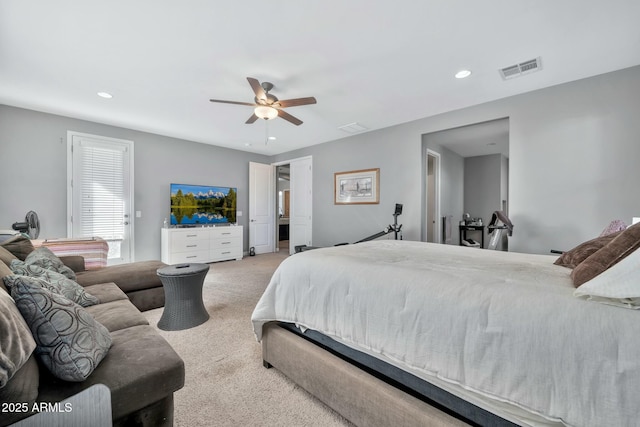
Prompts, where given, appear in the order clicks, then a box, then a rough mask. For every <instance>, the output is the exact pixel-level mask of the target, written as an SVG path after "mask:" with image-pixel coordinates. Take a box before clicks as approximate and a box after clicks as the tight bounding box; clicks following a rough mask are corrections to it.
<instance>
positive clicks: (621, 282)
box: [573, 249, 640, 310]
mask: <svg viewBox="0 0 640 427" xmlns="http://www.w3.org/2000/svg"><path fill="white" fill-rule="evenodd" d="M573 295H574V296H577V297H586V298H587V299H590V300H593V301H597V302H601V303H604V304H611V305H616V306H620V307H625V308H633V309H636V310H640V249H636V250H635V251H633V252H632V253H630V254H629V255H628V256H626V257H625V258H624V259H622V260H621V261H620V262H618V263H617V264H615V265H613V266H612V267H611V268H608V269H607V270H605V271H603V272H602V273H600V274H599V275H597V276H596V277H594V278H593V279H591V280H589V281H588V282H585V283H584V284H582V285H581V286H580V287H579V288H577V289H576V290H575V291H574V293H573Z"/></svg>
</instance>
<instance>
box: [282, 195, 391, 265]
mask: <svg viewBox="0 0 640 427" xmlns="http://www.w3.org/2000/svg"><path fill="white" fill-rule="evenodd" d="M400 215H402V204H401V203H396V207H395V210H394V212H393V224H389V225H387V226H386V227H385V228H384V230H382V231H380V232H378V233H375V234H372V235H371V236H367V237H365V238H364V239H362V240H358V241H357V242H355V243H354V245H355V244H358V243H362V242H368V241H369V240H375V239H377V238H379V237H382V236H385V235H387V234H389V233H391V232H393V233H394V237H395V240H398V236H399V237H400V239H399V240H402V224H398V216H400ZM348 244H349V243H346V242H345V243H337V244H335V245H333V246H343V245H348ZM294 249H295V253H298V252H304V251H309V250H311V249H318V246H307V245H297V246H295V248H294Z"/></svg>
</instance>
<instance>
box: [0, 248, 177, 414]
mask: <svg viewBox="0 0 640 427" xmlns="http://www.w3.org/2000/svg"><path fill="white" fill-rule="evenodd" d="M40 250H41V249H40V248H39V249H38V251H40ZM32 252H34V249H33V247H32V246H30V244H29V243H28V239H24V238H20V237H17V238H12V239H10V241H9V242H7V241H4V242H0V260H1V261H0V410H1V411H2V413H1V414H0V426H5V425H9V424H11V423H13V422H16V421H18V420H20V419H22V418H26V417H29V416H31V415H32V414H33V411H32V409H33V407H34V403H36V404H37V405H38V404H39V403H40V402H44V403H54V402H60V401H61V400H64V399H66V398H68V397H70V396H72V395H75V394H77V393H79V392H81V391H82V390H84V389H86V388H88V387H90V386H92V385H94V384H104V385H106V386H107V387H108V388H109V389H110V391H111V412H112V420H113V425H115V426H133V425H135V426H171V425H173V393H174V392H175V391H177V390H179V389H180V388H182V387H183V385H184V362H183V361H182V359H181V358H180V356H179V355H178V354H177V353H176V352H175V351H174V349H173V348H172V347H171V346H170V345H169V343H168V342H167V341H166V340H165V339H164V338H162V336H160V334H159V333H158V332H157V330H156V329H155V328H154V327H152V326H150V325H149V324H148V322H147V320H146V319H145V317H144V316H143V315H142V314H141V311H144V310H147V309H150V308H155V307H157V306H158V305H162V304H163V302H164V299H163V295H162V296H160V293H161V291H162V285H161V283H160V281H159V279H158V277H157V275H156V270H157V268H158V267H160V266H163V265H164V264H162V263H160V262H159V261H146V262H139V263H131V264H128V265H124V266H114V267H105V268H104V269H101V270H94V271H86V272H83V271H81V270H82V259H81V258H79V257H69V258H65V257H60V258H59V260H60V261H62V263H63V266H64V267H65V268H68V267H69V266H71V267H73V268H72V269H71V270H72V271H71V273H69V274H70V275H75V277H76V280H74V281H75V282H76V283H78V284H80V285H81V286H80V287H79V288H80V290H78V289H75V288H74V292H75V293H74V294H73V295H71V296H68V295H67V294H66V293H65V292H67V290H66V289H65V290H58V288H55V287H54V288H50V287H48V286H44V284H43V282H42V281H39V280H48V279H46V277H49V276H46V277H45V278H44V279H43V276H41V277H36V278H35V279H34V278H32V277H30V276H29V274H28V273H29V272H30V271H31V270H34V269H36V267H32V265H31V264H28V263H25V262H24V261H26V260H28V257H29V255H30V254H31V253H32ZM20 261H22V263H21V262H20ZM39 267H40V266H38V268H39ZM21 268H22V269H23V270H20V269H21ZM25 268H26V269H27V270H29V271H26V270H24V269H25ZM73 269H75V270H77V271H73ZM16 271H17V272H18V273H25V271H26V273H25V274H16ZM46 274H49V275H52V273H50V272H49V271H47V273H46ZM55 277H58V276H55ZM69 280H71V279H69ZM55 283H58V282H55V280H50V283H49V284H50V285H51V284H55ZM60 283H65V284H66V283H67V282H66V280H65V279H61V281H60ZM5 285H7V286H5ZM41 285H42V286H41ZM51 286H53V285H51ZM52 289H53V290H52ZM77 295H80V299H79V301H75V300H74V301H72V299H73V298H75V297H76V296H77ZM12 297H13V298H12ZM67 297H68V298H67ZM52 307H53V308H52ZM61 318H62V319H68V322H67V323H68V325H67V324H65V321H62V322H61V321H60V319H61ZM85 330H88V331H89V332H85ZM69 331H71V335H70V336H71V338H69V334H68V332H69ZM74 334H75V335H74ZM82 334H85V335H84V337H83V336H81V335H82ZM87 336H89V337H90V338H89V339H85V340H84V341H82V342H84V343H85V344H86V343H87V342H88V343H90V344H95V347H96V348H92V349H91V352H90V354H85V353H82V351H84V349H80V352H79V353H75V352H74V347H73V346H74V343H75V341H74V340H76V341H81V340H82V339H83V338H86V337H87ZM85 344H83V346H86V345H85ZM54 348H55V349H54ZM52 349H53V350H52ZM59 349H62V350H63V351H62V350H59ZM92 358H93V359H92Z"/></svg>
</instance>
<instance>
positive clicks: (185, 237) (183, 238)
mask: <svg viewBox="0 0 640 427" xmlns="http://www.w3.org/2000/svg"><path fill="white" fill-rule="evenodd" d="M209 235H210V233H209V230H208V229H203V228H194V229H192V230H172V233H171V241H172V243H174V242H175V243H180V242H189V241H193V240H209Z"/></svg>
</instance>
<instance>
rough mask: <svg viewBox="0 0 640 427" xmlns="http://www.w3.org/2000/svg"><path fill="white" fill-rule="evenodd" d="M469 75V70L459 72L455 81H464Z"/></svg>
mask: <svg viewBox="0 0 640 427" xmlns="http://www.w3.org/2000/svg"><path fill="white" fill-rule="evenodd" d="M470 75H471V71H469V70H460V71H458V72H457V73H456V79H464V78H466V77H469V76H470Z"/></svg>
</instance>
